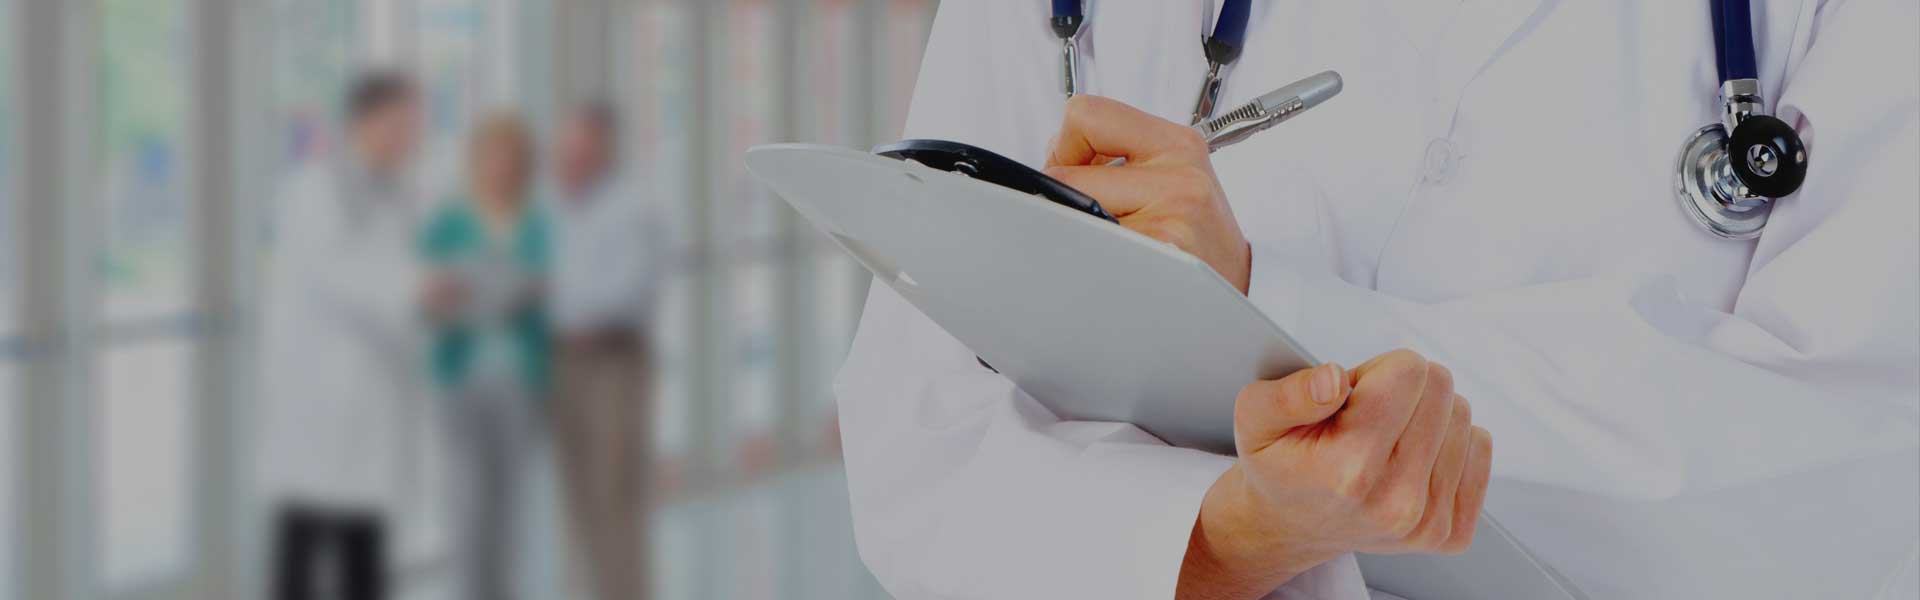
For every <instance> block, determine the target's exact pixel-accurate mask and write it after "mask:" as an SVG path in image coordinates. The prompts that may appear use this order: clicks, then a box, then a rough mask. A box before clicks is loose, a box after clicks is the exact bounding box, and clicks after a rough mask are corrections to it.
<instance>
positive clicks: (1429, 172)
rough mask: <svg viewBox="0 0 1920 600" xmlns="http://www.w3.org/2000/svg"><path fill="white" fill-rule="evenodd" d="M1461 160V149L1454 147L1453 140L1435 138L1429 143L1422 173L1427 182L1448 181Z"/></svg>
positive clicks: (1439, 182) (1440, 182)
mask: <svg viewBox="0 0 1920 600" xmlns="http://www.w3.org/2000/svg"><path fill="white" fill-rule="evenodd" d="M1459 161H1460V155H1459V151H1458V150H1456V149H1455V148H1454V146H1453V142H1450V141H1448V140H1447V139H1446V138H1434V140H1433V141H1431V142H1428V143H1427V156H1426V161H1425V163H1424V164H1423V165H1422V166H1421V169H1422V175H1423V176H1424V177H1425V179H1426V180H1427V183H1431V184H1435V185H1438V184H1442V183H1446V181H1447V178H1448V177H1450V176H1452V175H1453V169H1454V167H1456V166H1458V164H1459Z"/></svg>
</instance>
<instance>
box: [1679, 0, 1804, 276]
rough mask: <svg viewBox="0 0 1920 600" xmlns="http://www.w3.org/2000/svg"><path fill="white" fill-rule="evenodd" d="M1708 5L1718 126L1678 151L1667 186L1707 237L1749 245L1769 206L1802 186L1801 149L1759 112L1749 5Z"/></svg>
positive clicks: (1726, 1)
mask: <svg viewBox="0 0 1920 600" xmlns="http://www.w3.org/2000/svg"><path fill="white" fill-rule="evenodd" d="M1710 2H1711V10H1712V11H1713V12H1712V19H1713V47H1714V57H1715V59H1716V60H1717V61H1718V65H1719V71H1720V106H1721V112H1720V122H1719V123H1714V124H1712V125H1708V126H1706V127H1703V128H1701V129H1700V130H1699V131H1695V132H1694V133H1693V135H1692V136H1690V137H1688V138H1687V143H1686V144H1685V145H1683V146H1681V147H1680V159H1679V164H1677V165H1675V179H1676V185H1675V187H1676V189H1677V190H1678V192H1679V196H1680V205H1681V207H1682V208H1684V209H1685V210H1686V212H1687V214H1688V215H1690V216H1692V217H1693V219H1694V221H1695V222H1698V223H1699V224H1700V226H1701V227H1704V228H1706V230H1707V231H1708V232H1711V233H1713V234H1714V235H1717V236H1720V237H1723V238H1727V239H1733V240H1746V239H1753V238H1754V237H1757V236H1759V235H1760V230H1761V229H1764V228H1765V227H1766V226H1767V215H1768V214H1770V213H1771V212H1772V211H1773V201H1774V200H1777V199H1780V198H1785V197H1787V196H1790V195H1792V194H1793V193H1794V192H1795V191H1798V190H1799V189H1800V184H1801V183H1802V182H1804V181H1806V178H1807V147H1806V145H1805V144H1804V143H1802V142H1801V141H1800V134H1799V133H1796V132H1795V131H1794V130H1793V126H1791V125H1788V124H1787V123H1786V122H1785V121H1781V120H1780V119H1778V118H1775V117H1773V116H1772V115H1769V114H1767V106H1766V101H1764V100H1762V99H1761V98H1760V79H1759V69H1758V68H1756V67H1755V61H1754V57H1753V16H1752V8H1753V7H1752V5H1751V0H1710ZM1728 132H1732V133H1731V135H1729V133H1728Z"/></svg>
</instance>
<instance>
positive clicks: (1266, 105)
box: [1193, 71, 1342, 152]
mask: <svg viewBox="0 0 1920 600" xmlns="http://www.w3.org/2000/svg"><path fill="white" fill-rule="evenodd" d="M1341 85H1342V84H1341V81H1340V74H1339V73H1336V72H1333V71H1321V72H1319V73H1315V74H1313V75H1312V76H1309V77H1307V78H1306V79H1302V80H1299V81H1295V82H1293V83H1289V84H1287V85H1286V86H1284V87H1281V88H1280V89H1277V90H1274V91H1271V92H1267V94H1266V95H1264V96H1261V97H1259V98H1254V99H1253V101H1252V102H1248V103H1246V104H1243V105H1240V107H1239V108H1235V109H1233V110H1231V111H1228V112H1227V114H1224V115H1220V116H1218V117H1214V118H1212V119H1209V120H1207V121H1206V122H1203V123H1200V124H1199V125H1194V126H1193V128H1194V129H1198V130H1200V134H1201V135H1204V136H1206V138H1207V150H1208V151H1209V152H1217V151H1219V150H1220V149H1221V148H1225V147H1227V146H1232V145H1234V144H1238V143H1240V142H1242V141H1245V140H1246V139H1247V138H1250V137H1253V134H1256V133H1260V132H1262V131H1266V130H1267V129H1268V128H1271V127H1273V126H1274V125H1279V124H1280V123H1282V122H1285V121H1286V120H1287V119H1291V118H1293V117H1294V116H1295V115H1298V114H1300V113H1303V112H1306V111H1307V109H1310V108H1313V107H1315V106H1319V105H1320V103H1322V102H1326V101H1327V99H1328V98H1332V97H1334V96H1335V95H1338V94H1339V93H1340V88H1341Z"/></svg>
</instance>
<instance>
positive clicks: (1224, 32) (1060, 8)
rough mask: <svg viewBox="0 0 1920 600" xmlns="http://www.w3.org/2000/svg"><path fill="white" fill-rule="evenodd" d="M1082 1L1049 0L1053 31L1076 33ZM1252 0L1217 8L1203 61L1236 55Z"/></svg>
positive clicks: (1229, 60)
mask: <svg viewBox="0 0 1920 600" xmlns="http://www.w3.org/2000/svg"><path fill="white" fill-rule="evenodd" d="M1083 1H1084V0H1053V19H1052V20H1051V21H1049V23H1048V24H1049V25H1051V26H1052V27H1053V34H1054V35H1057V36H1060V38H1061V39H1066V38H1070V37H1073V36H1075V35H1079V34H1080V26H1081V25H1082V24H1084V23H1086V20H1087V13H1086V10H1085V8H1084V7H1082V6H1081V3H1082V2H1083ZM1252 6H1253V0H1226V3H1225V4H1223V5H1221V7H1220V16H1219V17H1218V18H1216V19H1214V22H1213V34H1212V35H1208V36H1207V38H1206V41H1205V44H1206V51H1207V60H1209V61H1212V62H1215V63H1219V64H1223V65H1227V64H1233V61H1234V60H1237V59H1239V58H1240V48H1241V46H1242V45H1243V44H1245V43H1246V41H1247V19H1248V18H1249V17H1250V16H1251V14H1252Z"/></svg>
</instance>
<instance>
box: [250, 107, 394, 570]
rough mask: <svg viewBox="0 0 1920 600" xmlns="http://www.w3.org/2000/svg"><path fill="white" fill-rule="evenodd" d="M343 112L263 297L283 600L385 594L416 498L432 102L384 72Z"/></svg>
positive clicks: (304, 183) (297, 200)
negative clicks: (412, 424)
mask: <svg viewBox="0 0 1920 600" xmlns="http://www.w3.org/2000/svg"><path fill="white" fill-rule="evenodd" d="M346 104H347V108H346V134H347V135H346V144H345V147H344V148H343V150H344V152H342V154H341V155H340V156H337V157H334V158H333V159H332V160H329V161H324V162H322V163H320V164H315V165H311V166H309V167H307V168H306V169H305V170H303V171H301V172H300V173H298V174H296V175H294V176H293V177H292V178H291V179H290V180H289V181H288V182H287V185H286V186H285V188H284V189H283V190H282V192H281V195H280V198H279V204H278V206H277V208H278V210H279V213H278V219H277V221H276V225H277V226H276V227H275V231H276V232H277V233H278V236H279V241H278V243H277V244H276V246H275V252H274V270H273V272H272V274H271V276H270V278H269V280H268V281H269V282H268V289H267V292H266V298H265V315H264V317H263V324H264V333H263V335H264V337H263V341H262V345H263V347H264V350H265V356H264V360H263V371H264V377H263V381H262V387H261V389H262V390H263V394H262V396H263V398H262V402H261V410H260V416H261V418H262V428H261V430H260V439H261V446H262V448H263V449H264V451H263V452H262V453H261V458H260V462H259V463H258V467H259V469H260V474H259V477H258V481H259V482H260V484H261V485H262V486H263V494H262V495H263V497H264V499H265V500H266V502H267V503H268V505H269V510H271V511H273V512H274V514H275V517H274V519H275V521H276V525H275V527H274V534H273V535H274V538H275V541H274V544H273V547H274V552H275V553H276V555H277V556H276V558H275V563H276V564H275V569H276V571H275V576H274V577H273V585H274V586H275V590H274V592H273V593H272V597H274V598H281V599H288V600H301V599H304V598H312V597H319V596H312V595H310V594H317V593H319V592H317V591H316V590H321V589H334V590H338V591H339V593H344V594H347V596H346V597H349V598H357V599H368V598H381V597H384V596H383V594H384V588H385V585H384V584H383V581H384V576H385V573H386V571H387V569H388V568H390V567H391V565H388V564H387V556H388V555H389V554H390V551H391V549H392V546H395V545H397V544H395V540H394V538H395V536H394V535H392V534H391V533H390V531H391V530H392V529H394V528H392V527H390V526H389V525H390V523H388V522H387V520H388V519H390V518H391V517H392V516H393V513H394V512H395V510H396V509H397V508H398V507H399V506H400V505H401V503H402V502H403V501H405V500H406V498H405V496H406V495H407V492H409V491H410V490H413V489H414V488H412V487H411V486H409V485H408V483H407V482H406V481H405V480H406V479H407V478H408V477H409V475H410V473H409V471H408V470H407V469H405V468H404V460H403V458H404V457H405V456H406V447H407V441H406V439H405V435H406V430H405V426H406V423H407V419H406V418H405V417H406V415H407V414H409V411H413V410H416V409H417V408H418V406H416V405H415V403H419V402H422V397H421V394H422V389H421V388H422V385H423V384H424V379H425V378H424V377H423V376H422V373H423V371H422V368H421V361H420V360H419V359H418V355H419V354H420V348H421V347H422V343H423V339H422V338H421V336H420V335H419V323H418V321H417V312H416V310H415V304H414V303H415V300H416V297H415V292H416V290H418V288H419V280H420V276H419V264H418V261H416V260H415V258H414V243H413V241H414V229H415V228H416V227H417V226H418V221H419V219H420V210H419V206H418V204H417V202H416V196H415V194H414V192H413V187H412V185H411V184H410V183H409V178H408V168H409V166H410V165H411V164H412V162H413V158H414V155H415V149H416V148H417V146H418V140H419V131H420V107H419V97H418V93H417V90H416V88H415V87H414V84H413V82H412V81H411V80H410V79H408V78H407V77H406V76H404V75H401V74H398V73H393V72H386V71H374V72H369V73H366V74H364V75H362V76H361V77H360V78H359V79H358V80H357V81H356V82H355V83H354V84H353V85H352V86H351V87H350V89H349V91H348V93H347V102H346ZM322 564H332V565H335V568H332V569H323V568H321V567H320V566H319V565H322ZM320 573H334V574H336V575H337V577H335V578H332V579H330V580H328V581H321V579H323V578H321V577H320V576H319V574H320Z"/></svg>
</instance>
